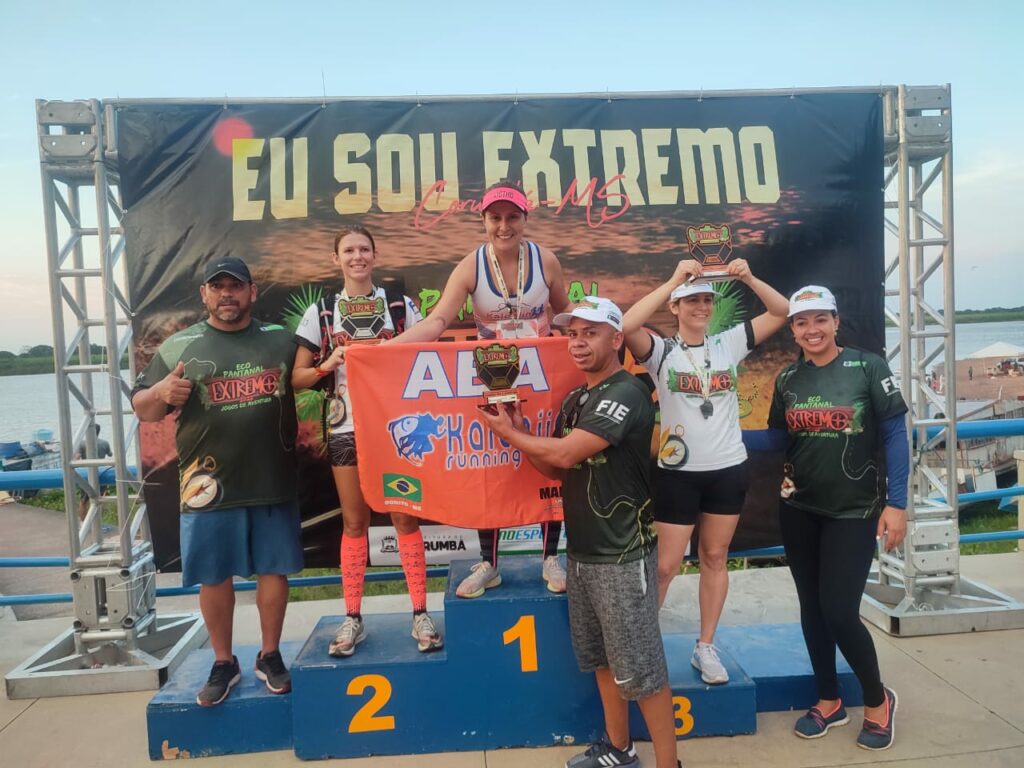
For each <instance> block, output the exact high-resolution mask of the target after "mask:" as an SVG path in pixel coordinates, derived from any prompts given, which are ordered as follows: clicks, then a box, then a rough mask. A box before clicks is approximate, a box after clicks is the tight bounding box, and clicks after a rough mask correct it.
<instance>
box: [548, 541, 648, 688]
mask: <svg viewBox="0 0 1024 768" xmlns="http://www.w3.org/2000/svg"><path fill="white" fill-rule="evenodd" d="M568 565H569V568H568V576H569V578H568V583H567V589H568V593H569V629H570V632H571V634H572V648H573V650H574V651H575V652H576V661H577V662H578V663H579V666H580V670H581V671H583V672H593V671H594V670H597V669H602V668H605V667H607V668H608V669H610V670H611V672H612V675H613V676H614V678H615V683H616V685H618V688H619V693H620V694H621V695H622V698H624V699H629V700H636V699H645V698H647V697H648V696H652V695H654V694H655V693H657V692H658V691H660V690H661V689H662V688H664V687H665V686H666V685H668V667H667V666H666V664H665V646H664V645H663V644H662V642H661V628H660V627H659V626H658V555H657V551H656V550H652V551H651V553H650V554H649V555H647V557H646V558H643V559H641V560H634V561H633V562H631V563H621V564H620V563H581V562H578V561H576V560H573V559H571V558H570V559H569V563H568Z"/></svg>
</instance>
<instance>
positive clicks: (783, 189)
mask: <svg viewBox="0 0 1024 768" xmlns="http://www.w3.org/2000/svg"><path fill="white" fill-rule="evenodd" d="M881 108H882V100H881V97H880V95H879V94H878V93H877V92H850V91H842V92H832V93H829V92H816V93H811V94H806V93H804V94H794V95H792V96H790V95H776V94H766V95H737V96H720V95H719V96H714V97H708V96H704V97H702V98H698V97H678V96H669V95H666V96H643V97H622V96H612V97H610V98H609V97H550V98H530V99H512V98H500V99H499V98H487V97H484V98H472V99H469V98H466V99H454V98H453V99H432V100H423V101H417V100H415V99H406V100H402V99H396V100H387V101H329V102H326V103H321V102H320V101H316V102H313V101H310V102H305V103H302V102H272V101H268V102H264V103H252V104H238V105H230V104H229V105H227V106H225V105H223V104H212V103H203V104H187V103H161V102H124V103H122V104H121V105H120V106H119V107H118V108H117V111H116V119H117V136H118V155H119V166H120V184H121V190H122V194H123V196H124V202H125V204H126V206H127V215H126V219H125V222H124V223H125V227H126V233H127V256H128V268H129V282H130V286H129V290H130V294H131V299H132V303H133V306H134V308H135V310H136V316H135V332H136V338H137V339H139V340H140V344H139V347H138V348H137V354H138V355H139V359H140V361H142V362H144V361H145V360H146V359H148V356H149V355H151V354H152V351H153V350H154V349H155V346H156V345H157V344H158V343H159V342H160V341H161V340H162V339H164V338H166V336H168V335H169V334H170V333H172V332H173V331H175V330H178V329H179V328H181V327H184V326H185V325H187V324H188V323H190V322H194V321H195V320H196V319H197V318H198V317H200V316H201V314H202V307H201V304H200V302H199V298H198V287H197V286H198V284H199V281H200V279H201V278H200V265H202V264H204V263H205V262H206V261H207V259H209V258H210V257H212V256H214V255H216V256H227V255H232V256H239V257H242V258H244V259H245V260H246V261H247V262H248V263H249V265H250V267H251V268H252V269H253V274H254V279H255V281H256V283H257V285H258V288H259V290H260V298H259V301H258V305H257V314H258V315H259V316H261V317H263V318H266V319H274V320H278V321H285V322H294V321H295V320H296V319H297V315H298V314H301V312H302V310H303V309H304V308H305V306H307V305H308V304H309V303H311V299H312V297H313V296H314V295H318V294H319V292H320V291H326V290H329V289H336V288H337V287H338V281H339V275H338V274H337V271H336V268H335V267H334V266H333V265H332V263H331V261H330V255H331V248H332V244H333V237H334V234H335V232H336V231H337V230H338V229H339V228H340V227H342V226H345V225H349V224H353V223H359V224H362V225H364V226H367V227H368V228H369V229H370V230H371V231H372V232H373V234H374V237H375V239H376V242H377V246H378V257H377V266H376V270H377V276H378V278H380V277H384V276H388V275H392V276H398V275H400V276H401V277H402V278H403V279H404V282H405V286H406V293H408V294H409V295H410V296H411V297H413V299H414V300H415V301H416V302H417V303H418V304H419V305H420V308H421V310H422V311H423V312H424V314H427V313H429V311H430V308H431V307H432V306H433V305H434V303H436V301H437V300H438V298H439V296H440V291H441V289H442V288H443V286H444V283H445V281H446V279H447V277H448V274H449V273H450V271H451V269H452V267H453V266H454V264H455V263H456V261H457V260H458V259H459V258H461V257H462V256H463V255H464V254H466V253H467V252H469V251H470V250H471V249H473V248H475V247H476V246H478V245H479V244H480V243H481V242H482V240H483V227H482V225H481V220H480V215H479V200H480V198H481V196H482V194H483V191H484V190H485V189H486V188H487V187H488V186H489V185H490V184H492V183H494V182H497V181H499V180H510V181H512V182H513V183H516V184H520V185H521V186H522V188H523V190H524V191H525V192H526V194H527V196H528V198H529V200H530V202H531V204H532V206H533V210H532V211H531V212H530V215H529V220H528V224H527V237H528V238H529V239H531V240H534V241H536V242H538V243H540V244H542V245H544V246H546V247H548V248H550V249H551V250H553V251H554V252H555V253H556V254H557V255H558V257H559V259H560V261H561V263H562V266H563V269H564V270H565V272H566V277H567V279H568V280H569V281H570V285H571V298H573V299H578V298H580V297H582V296H583V295H585V294H590V293H600V294H601V295H604V296H608V297H610V298H612V299H614V300H615V301H616V302H618V303H619V304H620V306H622V307H623V308H625V307H628V306H629V305H631V304H632V303H633V302H634V301H636V299H637V298H639V297H640V296H642V295H643V294H644V293H646V292H647V291H649V290H650V289H651V288H652V287H653V286H654V285H656V284H657V283H659V282H661V281H663V280H665V279H666V278H667V277H668V276H669V275H670V274H671V272H672V269H673V268H674V265H675V264H676V262H677V261H678V260H679V259H680V258H684V257H686V256H688V254H689V249H688V245H687V231H688V230H689V229H691V228H694V227H698V228H699V227H701V226H702V225H705V224H710V225H713V226H714V227H715V228H721V227H723V226H727V227H728V228H729V229H728V231H729V233H730V236H731V243H730V247H731V249H732V254H733V256H734V257H741V258H745V259H747V260H748V261H749V263H750V265H751V268H752V269H753V271H754V273H755V274H756V275H757V276H759V277H761V278H764V279H765V280H766V281H767V282H769V283H770V284H771V285H773V286H774V287H775V288H777V289H778V290H779V291H781V292H783V293H785V294H788V293H789V292H791V291H792V290H794V289H796V288H797V287H799V286H801V285H804V284H808V283H815V284H821V285H826V286H828V287H829V288H831V289H832V290H833V292H835V294H836V296H837V297H838V301H839V307H840V313H841V314H842V316H843V326H842V327H843V340H844V342H845V343H850V344H854V345H856V346H861V347H863V348H866V349H870V350H873V351H879V350H880V349H881V347H882V344H883V338H884V337H883V315H882V300H883V295H882V289H881V285H882V270H883V266H882V264H883V244H882V238H883V224H882V150H883V147H882V129H881ZM708 231H710V230H708ZM716 231H720V230H719V229H716ZM759 311H760V308H759V307H758V306H757V305H756V299H754V297H753V296H752V294H750V293H749V291H747V290H746V289H745V288H743V287H742V286H741V285H739V284H732V286H731V287H730V288H729V289H728V290H727V292H726V293H725V295H724V296H723V297H722V298H721V299H720V300H719V306H718V309H717V311H716V319H715V323H716V325H718V326H721V327H724V326H728V325H732V324H735V323H736V322H740V321H742V320H743V319H744V317H750V316H752V315H753V314H756V313H757V312H759ZM655 324H656V325H658V326H659V327H661V328H662V329H663V330H664V331H666V332H671V331H672V330H673V329H674V326H673V324H672V322H671V315H669V313H668V312H667V310H666V311H665V312H664V313H663V314H660V315H658V316H656V317H655ZM794 349H795V348H794V346H793V344H792V341H791V340H790V339H789V336H788V332H786V331H785V330H784V331H782V332H781V333H780V334H778V335H777V336H776V337H775V338H773V339H771V340H769V341H768V342H766V343H765V344H763V345H762V346H761V347H760V348H759V349H758V350H757V351H756V352H755V353H754V354H753V355H751V357H749V358H748V359H747V361H745V364H744V367H743V368H742V369H741V382H740V397H741V412H742V413H743V414H744V418H743V421H742V425H743V427H744V429H752V430H756V429H761V428H763V427H764V424H765V419H766V414H767V409H768V403H769V400H770V394H771V384H772V381H773V379H774V376H775V374H776V373H777V371H778V370H779V369H780V368H781V367H782V366H783V365H784V364H786V363H787V362H788V361H789V360H791V359H792V358H793V356H794V354H795V352H794ZM311 411H312V407H311V406H309V404H308V403H307V412H306V413H305V414H302V415H305V416H306V417H307V418H312V417H311ZM169 439H170V435H169V433H168V432H167V430H166V429H164V430H161V429H159V428H155V427H154V428H148V427H147V428H146V429H145V430H144V442H143V445H144V452H145V457H144V458H145V463H146V465H147V468H148V469H149V470H151V471H152V470H158V472H159V471H162V472H163V473H164V474H167V473H169V472H170V470H171V469H173V445H172V444H169V443H168V440H169ZM300 442H301V445H302V450H303V451H304V455H303V458H302V462H301V463H302V479H303V487H304V494H305V496H304V499H303V507H304V517H306V518H308V519H311V520H312V519H314V518H316V519H319V518H318V516H321V515H322V514H323V513H324V512H325V511H327V510H329V509H331V508H333V507H334V506H336V504H337V502H336V499H335V497H334V489H333V485H332V484H331V482H330V478H329V472H328V471H327V469H326V466H325V465H324V462H323V459H322V457H320V455H319V453H318V451H319V435H318V428H317V427H316V425H315V424H314V423H313V422H312V421H309V422H307V423H306V425H305V426H304V427H303V430H302V434H301V435H300ZM753 463H754V465H755V466H754V475H755V480H754V487H753V489H752V492H751V493H750V495H749V497H748V509H747V510H746V511H745V515H744V518H743V522H742V523H741V527H740V532H739V535H738V536H737V540H736V542H735V544H736V546H738V547H747V546H754V545H760V544H767V543H775V542H776V541H777V533H776V525H775V522H774V517H775V504H774V499H776V498H777V496H776V491H775V489H777V487H778V467H776V466H775V465H776V464H778V457H777V456H776V457H764V456H761V457H755V458H754V459H753ZM156 476H162V475H154V477H156ZM161 487H162V488H165V489H166V491H165V493H163V494H162V493H159V492H154V491H152V490H151V491H150V496H149V502H150V506H151V508H152V509H154V525H155V527H156V528H157V529H160V528H161V525H162V524H163V523H161V520H163V521H164V522H165V523H166V524H167V526H168V530H167V531H166V532H164V533H163V534H160V533H159V530H158V542H157V550H158V556H159V557H158V559H159V560H160V561H161V562H162V563H163V564H165V565H167V564H169V563H172V562H173V560H174V559H175V557H176V551H177V544H176V539H173V537H172V536H171V534H172V533H173V531H174V530H176V524H177V522H176V520H174V519H173V517H174V515H173V513H172V512H170V511H169V510H174V509H176V508H177V500H176V498H170V497H171V496H173V494H174V493H175V489H176V488H177V483H176V482H173V483H170V484H165V485H162V486H161ZM403 488H404V486H403ZM397 492H399V491H396V493H397ZM163 495H166V496H168V497H169V498H167V499H161V498H160V497H161V496H163ZM165 518H166V519H165ZM172 529H173V530H172ZM313 529H319V530H320V531H321V533H318V534H316V535H313V533H312V531H313ZM338 530H340V528H339V523H338V521H337V518H336V517H335V518H334V519H333V521H331V522H327V523H323V522H320V523H317V524H316V525H310V531H311V533H310V538H309V541H307V545H308V547H307V552H308V554H309V558H308V560H309V561H310V564H327V563H330V562H336V561H337V538H336V534H337V532H338ZM172 539H173V540H172ZM172 548H173V549H172ZM165 553H169V554H165Z"/></svg>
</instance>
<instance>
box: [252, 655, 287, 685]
mask: <svg viewBox="0 0 1024 768" xmlns="http://www.w3.org/2000/svg"><path fill="white" fill-rule="evenodd" d="M256 677H258V678H259V679H260V680H262V681H263V682H264V683H266V684H267V690H268V691H270V692H271V693H288V691H290V690H291V689H292V675H291V673H290V672H289V671H288V667H286V666H285V665H284V659H282V658H281V652H280V651H271V652H270V653H263V651H260V652H259V653H258V654H256Z"/></svg>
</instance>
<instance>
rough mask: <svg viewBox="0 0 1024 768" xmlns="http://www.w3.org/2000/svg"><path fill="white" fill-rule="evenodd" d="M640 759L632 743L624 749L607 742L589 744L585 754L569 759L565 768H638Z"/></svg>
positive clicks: (581, 753)
mask: <svg viewBox="0 0 1024 768" xmlns="http://www.w3.org/2000/svg"><path fill="white" fill-rule="evenodd" d="M639 765H640V757H639V756H638V755H637V753H636V746H635V745H634V744H633V742H632V741H630V742H629V746H628V747H626V748H625V749H616V748H615V747H613V746H612V745H611V744H609V743H608V742H607V741H605V740H604V739H602V740H601V741H599V742H597V743H595V744H591V745H590V747H589V748H588V749H587V751H586V752H580V754H578V755H575V756H573V757H570V758H569V759H568V760H567V761H566V763H565V768H614V766H639Z"/></svg>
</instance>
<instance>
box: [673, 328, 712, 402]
mask: <svg viewBox="0 0 1024 768" xmlns="http://www.w3.org/2000/svg"><path fill="white" fill-rule="evenodd" d="M676 341H678V342H679V346H680V347H681V348H682V350H683V352H684V353H686V357H687V359H688V360H689V361H690V365H692V366H693V371H694V373H696V374H697V378H698V379H699V380H700V394H701V396H702V397H703V398H704V399H705V400H708V399H709V398H710V397H711V343H710V342H709V341H708V337H707V336H705V337H704V367H703V368H701V367H700V366H699V365H697V360H696V359H695V358H694V357H693V353H692V352H691V351H690V346H689V345H688V344H687V343H686V342H685V341H683V338H682V336H678V335H677V336H676Z"/></svg>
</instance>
